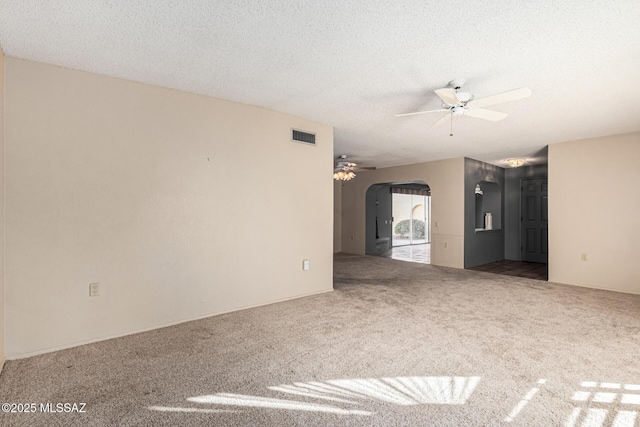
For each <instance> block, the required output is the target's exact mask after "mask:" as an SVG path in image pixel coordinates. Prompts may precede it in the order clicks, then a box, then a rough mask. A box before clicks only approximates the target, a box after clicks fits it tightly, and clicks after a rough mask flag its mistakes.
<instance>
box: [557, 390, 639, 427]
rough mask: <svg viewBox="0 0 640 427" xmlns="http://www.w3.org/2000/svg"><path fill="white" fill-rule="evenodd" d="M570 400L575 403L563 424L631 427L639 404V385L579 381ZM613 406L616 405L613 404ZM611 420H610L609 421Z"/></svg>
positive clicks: (566, 425) (573, 426)
mask: <svg viewBox="0 0 640 427" xmlns="http://www.w3.org/2000/svg"><path fill="white" fill-rule="evenodd" d="M580 387H581V388H582V390H576V391H575V392H574V393H573V396H572V397H571V399H572V400H573V401H574V402H576V403H577V404H578V405H579V406H576V407H575V408H574V409H573V411H572V412H571V414H570V415H569V417H568V418H567V421H566V422H565V427H577V426H580V427H601V426H605V425H611V426H612V427H633V426H635V423H636V419H637V418H638V410H637V409H636V408H637V406H640V393H634V392H640V384H622V383H613V382H597V381H582V382H581V383H580ZM614 405H615V406H614ZM611 419H612V421H611Z"/></svg>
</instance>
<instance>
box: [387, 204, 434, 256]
mask: <svg viewBox="0 0 640 427" xmlns="http://www.w3.org/2000/svg"><path fill="white" fill-rule="evenodd" d="M392 196H393V198H392V215H393V234H392V236H393V237H392V243H391V244H392V246H404V245H419V244H425V243H431V230H430V222H431V221H430V220H429V215H430V212H431V196H418V195H414V194H399V193H393V194H392Z"/></svg>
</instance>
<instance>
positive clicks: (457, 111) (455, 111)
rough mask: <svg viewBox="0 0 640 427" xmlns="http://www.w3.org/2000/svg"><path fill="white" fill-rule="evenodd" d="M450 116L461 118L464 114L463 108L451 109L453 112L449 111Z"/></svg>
mask: <svg viewBox="0 0 640 427" xmlns="http://www.w3.org/2000/svg"><path fill="white" fill-rule="evenodd" d="M451 112H452V114H453V115H454V116H461V115H463V114H464V108H463V107H453V110H451Z"/></svg>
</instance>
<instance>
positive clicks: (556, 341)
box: [0, 254, 640, 427]
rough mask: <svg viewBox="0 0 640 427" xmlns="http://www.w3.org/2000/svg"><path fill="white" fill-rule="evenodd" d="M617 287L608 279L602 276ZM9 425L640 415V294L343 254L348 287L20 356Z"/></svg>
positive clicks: (8, 372)
mask: <svg viewBox="0 0 640 427" xmlns="http://www.w3.org/2000/svg"><path fill="white" fill-rule="evenodd" d="M603 285H606V284H603ZM0 401H1V402H3V403H4V402H16V403H23V404H24V403H32V402H33V403H36V404H37V405H38V411H39V410H40V407H39V404H40V403H47V402H50V403H52V404H53V406H54V407H55V404H56V403H76V402H77V403H86V407H85V408H84V409H85V411H86V412H84V413H64V412H63V413H40V412H37V413H22V414H16V413H2V414H0V425H2V426H18V425H23V426H38V425H43V426H58V425H59V426H70V425H78V426H81V425H82V426H115V425H118V426H164V425H166V426H178V425H185V426H192V425H193V426H206V425H211V426H263V425H264V426H293V425H300V426H333V425H337V426H402V425H406V426H429V425H435V426H500V425H516V426H587V425H589V426H616V427H632V426H636V427H637V426H639V425H640V416H639V415H638V413H639V412H640V296H635V295H625V294H621V293H615V292H607V291H599V290H593V289H585V288H579V287H573V286H566V285H557V284H553V283H548V282H543V281H538V280H531V279H526V278H519V277H509V276H498V275H494V274H490V273H483V272H476V271H465V270H456V269H448V268H442V267H435V266H431V265H425V264H417V263H405V262H401V261H395V260H391V259H386V258H381V257H363V256H350V255H344V254H341V255H338V256H336V260H335V291H334V292H330V293H325V294H321V295H316V296H312V297H307V298H301V299H298V300H293V301H288V302H283V303H278V304H273V305H269V306H264V307H259V308H255V309H250V310H244V311H240V312H235V313H230V314H225V315H221V316H215V317H211V318H208V319H205V320H200V321H195V322H189V323H184V324H181V325H178V326H173V327H169V328H164V329H160V330H155V331H152V332H146V333H141V334H137V335H132V336H128V337H124V338H118V339H113V340H109V341H104V342H100V343H96V344H90V345H85V346H81V347H77V348H73V349H69V350H64V351H59V352H56V353H50V354H46V355H42V356H36V357H32V358H29V359H23V360H16V361H9V362H7V364H6V366H5V368H4V371H3V373H2V376H1V377H0Z"/></svg>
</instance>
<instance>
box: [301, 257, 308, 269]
mask: <svg viewBox="0 0 640 427" xmlns="http://www.w3.org/2000/svg"><path fill="white" fill-rule="evenodd" d="M302 269H303V270H305V271H307V270H308V269H309V260H308V259H305V260H303V261H302Z"/></svg>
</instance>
